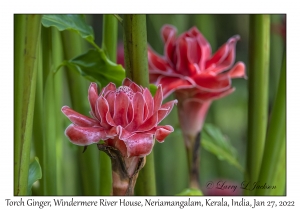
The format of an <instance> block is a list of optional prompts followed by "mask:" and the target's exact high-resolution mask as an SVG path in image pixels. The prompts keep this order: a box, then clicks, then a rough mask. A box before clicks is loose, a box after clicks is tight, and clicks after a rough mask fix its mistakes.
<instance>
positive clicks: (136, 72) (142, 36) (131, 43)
mask: <svg viewBox="0 0 300 210" xmlns="http://www.w3.org/2000/svg"><path fill="white" fill-rule="evenodd" d="M123 29H124V32H123V37H124V57H125V69H126V76H127V77H128V78H130V79H132V80H133V81H134V82H135V83H137V84H138V85H141V86H143V87H149V72H148V54H147V29H146V15H124V18H123ZM136 185H137V187H136V190H135V193H136V195H155V194H156V182H155V171H154V156H153V152H152V153H150V155H148V156H147V164H146V165H145V167H144V168H143V169H142V170H141V171H140V176H139V178H138V180H137V184H136Z"/></svg>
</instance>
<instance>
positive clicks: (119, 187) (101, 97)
mask: <svg viewBox="0 0 300 210" xmlns="http://www.w3.org/2000/svg"><path fill="white" fill-rule="evenodd" d="M88 99H89V102H90V106H91V111H90V114H91V116H92V117H91V118H90V117H86V116H84V115H81V114H79V113H77V112H75V111H74V110H72V109H71V108H69V107H67V106H64V107H63V108H62V112H63V113H64V114H65V115H66V116H67V117H68V118H69V119H70V120H71V122H72V124H71V125H70V126H69V127H68V128H67V129H66V131H65V134H66V136H67V137H68V138H69V139H70V141H71V142H72V143H73V144H76V145H80V146H87V145H90V144H94V143H98V142H99V141H100V140H104V142H105V143H104V144H98V148H99V149H100V150H103V151H104V152H106V153H107V154H108V155H109V156H110V157H111V160H112V167H113V168H112V170H113V194H114V195H125V194H126V195H129V194H133V187H134V184H135V181H136V178H137V175H138V171H139V170H140V169H141V168H142V167H143V165H144V161H145V160H144V157H145V156H146V155H148V154H149V153H150V152H151V151H152V148H153V145H154V143H155V142H154V138H155V139H156V140H157V141H158V142H163V141H164V139H165V138H166V137H167V136H168V135H169V134H170V133H171V132H173V127H172V126H169V125H165V126H158V124H159V123H160V122H161V121H162V120H163V119H164V118H165V117H166V116H167V115H168V114H169V113H170V111H171V110H172V108H173V106H174V104H175V103H177V100H173V101H170V102H168V103H165V104H163V105H162V100H163V93H162V88H161V86H158V89H157V92H156V94H155V96H154V97H152V95H151V93H150V91H149V90H148V89H147V88H143V87H140V86H138V85H137V84H135V83H134V82H132V81H131V80H129V79H125V80H124V81H123V85H122V86H120V87H119V88H116V86H115V85H114V84H113V83H109V84H108V85H107V86H106V87H104V88H103V89H102V91H101V92H100V94H98V90H97V84H96V83H91V85H90V88H89V90H88Z"/></svg>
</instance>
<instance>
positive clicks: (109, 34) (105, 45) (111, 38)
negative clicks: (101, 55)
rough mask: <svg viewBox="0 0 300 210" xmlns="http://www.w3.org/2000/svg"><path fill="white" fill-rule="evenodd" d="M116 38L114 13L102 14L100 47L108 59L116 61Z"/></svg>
mask: <svg viewBox="0 0 300 210" xmlns="http://www.w3.org/2000/svg"><path fill="white" fill-rule="evenodd" d="M117 40H118V21H117V19H116V18H115V17H114V15H104V17H103V35H102V49H103V50H104V52H105V54H106V55H107V56H108V58H109V60H111V61H112V62H116V60H117V59H116V58H117V44H118V43H117Z"/></svg>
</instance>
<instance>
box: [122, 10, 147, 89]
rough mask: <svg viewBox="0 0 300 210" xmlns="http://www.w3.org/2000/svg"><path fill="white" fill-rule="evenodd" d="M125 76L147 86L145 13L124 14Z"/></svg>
mask: <svg viewBox="0 0 300 210" xmlns="http://www.w3.org/2000/svg"><path fill="white" fill-rule="evenodd" d="M123 26H124V57H125V69H126V77H128V78H130V79H132V80H133V81H134V82H135V83H137V84H139V85H142V86H143V87H149V73H148V56H147V30H146V15H124V19H123Z"/></svg>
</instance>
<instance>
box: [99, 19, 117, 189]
mask: <svg viewBox="0 0 300 210" xmlns="http://www.w3.org/2000/svg"><path fill="white" fill-rule="evenodd" d="M102 37H103V38H102V49H103V50H104V52H105V54H106V55H107V56H108V58H109V59H110V60H111V61H112V62H116V60H117V39H118V20H117V19H116V17H114V15H104V17H103V36H102ZM99 158H100V159H99V161H100V171H99V173H100V178H99V181H100V183H99V184H100V195H110V194H111V189H112V188H111V186H112V175H111V174H112V171H111V162H110V158H109V157H108V156H107V155H106V154H105V153H104V152H100V153H99Z"/></svg>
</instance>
